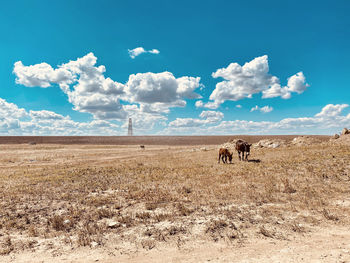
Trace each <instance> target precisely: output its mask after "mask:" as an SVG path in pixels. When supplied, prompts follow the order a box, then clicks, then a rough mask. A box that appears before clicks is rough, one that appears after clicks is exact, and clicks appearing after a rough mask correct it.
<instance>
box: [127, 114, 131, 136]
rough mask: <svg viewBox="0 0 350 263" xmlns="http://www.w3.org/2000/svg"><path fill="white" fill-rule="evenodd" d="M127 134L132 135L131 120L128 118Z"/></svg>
mask: <svg viewBox="0 0 350 263" xmlns="http://www.w3.org/2000/svg"><path fill="white" fill-rule="evenodd" d="M128 136H132V120H131V118H129V125H128Z"/></svg>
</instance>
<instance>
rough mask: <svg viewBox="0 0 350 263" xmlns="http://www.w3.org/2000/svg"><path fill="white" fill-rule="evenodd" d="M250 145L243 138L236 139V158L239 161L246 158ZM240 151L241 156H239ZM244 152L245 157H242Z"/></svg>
mask: <svg viewBox="0 0 350 263" xmlns="http://www.w3.org/2000/svg"><path fill="white" fill-rule="evenodd" d="M250 146H252V145H251V144H249V143H247V142H246V141H243V140H238V141H237V142H236V150H237V152H238V158H239V160H240V161H247V160H248V155H250ZM241 153H242V157H241ZM244 153H246V154H245V159H244Z"/></svg>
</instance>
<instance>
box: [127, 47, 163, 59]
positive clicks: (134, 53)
mask: <svg viewBox="0 0 350 263" xmlns="http://www.w3.org/2000/svg"><path fill="white" fill-rule="evenodd" d="M128 52H129V56H130V57H131V58H132V59H134V58H136V57H137V56H139V55H141V54H143V53H151V54H159V53H160V51H159V50H158V49H155V48H154V49H151V50H145V49H144V48H143V47H137V48H134V49H128Z"/></svg>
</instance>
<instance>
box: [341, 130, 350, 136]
mask: <svg viewBox="0 0 350 263" xmlns="http://www.w3.org/2000/svg"><path fill="white" fill-rule="evenodd" d="M345 134H350V131H349V130H348V129H347V128H344V129H343V130H342V131H341V135H345Z"/></svg>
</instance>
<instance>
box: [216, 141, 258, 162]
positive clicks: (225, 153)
mask: <svg viewBox="0 0 350 263" xmlns="http://www.w3.org/2000/svg"><path fill="white" fill-rule="evenodd" d="M250 146H252V145H251V144H249V143H248V142H246V141H243V140H238V141H237V142H236V146H235V149H236V151H237V152H238V159H239V160H240V161H248V156H249V155H250ZM244 153H245V156H244ZM232 155H233V153H230V151H229V150H228V149H226V148H220V150H219V160H218V163H220V158H221V160H222V162H223V163H227V158H228V160H229V162H230V163H232Z"/></svg>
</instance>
